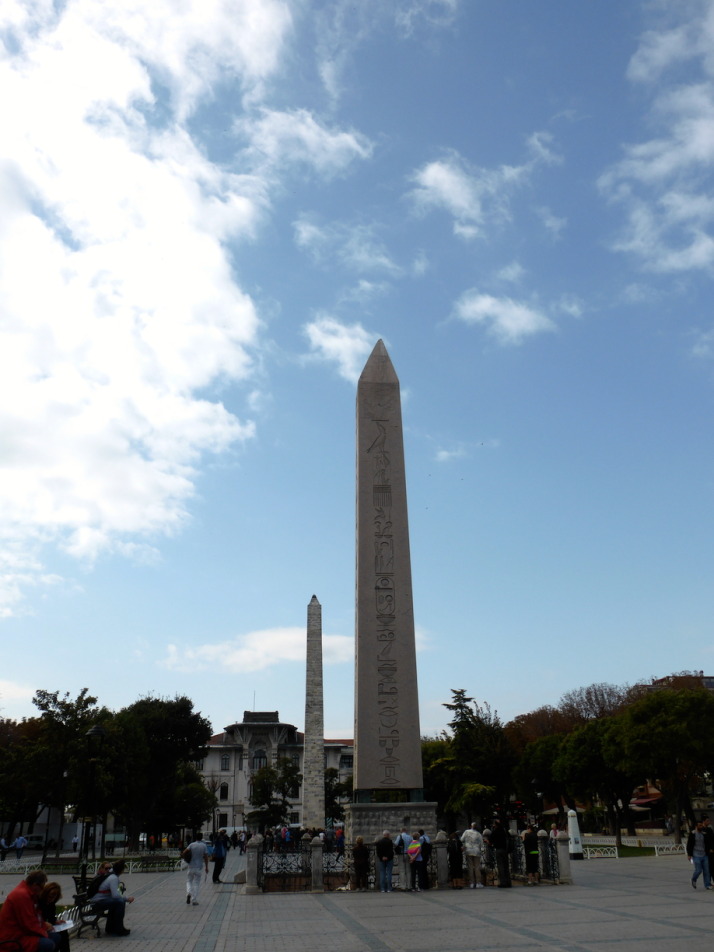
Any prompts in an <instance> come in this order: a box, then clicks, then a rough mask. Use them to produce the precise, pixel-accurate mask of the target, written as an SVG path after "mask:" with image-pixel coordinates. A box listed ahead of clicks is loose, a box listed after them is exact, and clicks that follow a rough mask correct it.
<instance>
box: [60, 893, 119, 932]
mask: <svg viewBox="0 0 714 952" xmlns="http://www.w3.org/2000/svg"><path fill="white" fill-rule="evenodd" d="M107 915H108V910H107V909H106V908H103V907H102V906H101V904H100V903H97V904H96V905H94V904H93V903H92V901H91V899H90V898H89V896H88V895H87V894H86V892H84V893H77V895H76V896H75V897H74V906H73V907H72V908H71V909H67V910H66V911H65V912H64V913H63V917H64V918H65V919H67V920H68V921H69V922H72V923H73V927H72V930H71V931H72V932H75V930H76V933H77V938H79V937H80V936H81V935H82V931H83V930H84V929H94V931H95V932H96V933H97V936H100V935H101V934H102V930H101V929H100V928H99V923H100V922H101V921H102V919H104V920H105V922H106V918H107ZM74 924H76V925H74ZM105 928H106V926H105Z"/></svg>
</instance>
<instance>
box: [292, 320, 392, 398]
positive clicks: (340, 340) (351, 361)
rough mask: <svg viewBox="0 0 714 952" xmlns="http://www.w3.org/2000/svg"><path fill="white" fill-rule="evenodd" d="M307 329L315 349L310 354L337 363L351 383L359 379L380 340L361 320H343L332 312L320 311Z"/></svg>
mask: <svg viewBox="0 0 714 952" xmlns="http://www.w3.org/2000/svg"><path fill="white" fill-rule="evenodd" d="M304 331H305V334H306V336H307V338H308V340H309V341H310V346H311V347H312V350H313V353H312V354H311V355H310V358H311V359H318V360H322V361H327V362H331V363H336V364H337V368H338V372H339V374H340V376H341V377H344V378H345V380H348V381H349V382H350V383H356V382H357V380H358V379H359V375H360V374H361V373H362V369H363V367H364V365H365V363H366V361H367V358H368V357H369V355H370V353H371V352H372V349H373V348H374V345H375V344H376V342H377V340H378V336H377V335H375V334H371V333H370V332H369V331H366V330H365V329H364V328H363V327H362V325H361V324H349V325H348V324H341V323H340V322H339V321H338V320H336V318H334V317H330V316H329V315H328V314H320V315H318V316H317V317H316V318H315V320H314V321H311V322H310V323H309V324H306V325H305V327H304Z"/></svg>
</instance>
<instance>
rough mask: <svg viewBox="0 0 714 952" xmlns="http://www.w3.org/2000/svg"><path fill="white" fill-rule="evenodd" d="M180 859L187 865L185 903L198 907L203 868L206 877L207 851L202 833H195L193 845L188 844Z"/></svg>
mask: <svg viewBox="0 0 714 952" xmlns="http://www.w3.org/2000/svg"><path fill="white" fill-rule="evenodd" d="M181 859H183V860H185V861H186V862H187V863H188V873H187V874H186V903H187V904H188V903H191V904H192V905H194V906H197V905H198V894H199V893H200V892H201V873H202V872H203V867H205V870H206V876H208V849H207V848H206V844H205V843H204V842H203V833H197V834H196V839H195V840H194V841H193V843H189V845H188V846H187V847H186V849H185V850H184V851H183V853H182V854H181Z"/></svg>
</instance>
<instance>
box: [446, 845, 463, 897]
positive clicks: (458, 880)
mask: <svg viewBox="0 0 714 952" xmlns="http://www.w3.org/2000/svg"><path fill="white" fill-rule="evenodd" d="M446 858H447V860H448V862H449V880H450V882H451V888H452V889H463V888H464V887H463V883H462V880H463V875H464V856H463V853H462V852H461V842H460V840H459V834H458V833H449V839H448V840H447V841H446Z"/></svg>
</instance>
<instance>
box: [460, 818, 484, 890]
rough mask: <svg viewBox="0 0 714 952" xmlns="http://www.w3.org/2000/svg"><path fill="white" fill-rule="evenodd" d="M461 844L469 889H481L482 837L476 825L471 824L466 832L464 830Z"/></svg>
mask: <svg viewBox="0 0 714 952" xmlns="http://www.w3.org/2000/svg"><path fill="white" fill-rule="evenodd" d="M461 844H462V846H463V848H464V854H465V856H466V868H467V870H468V874H469V887H470V888H471V889H481V888H482V887H483V883H482V882H481V855H482V853H483V837H482V836H481V834H480V832H479V829H478V825H477V824H476V823H472V824H471V827H470V828H469V829H468V830H464V832H463V835H462V837H461Z"/></svg>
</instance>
